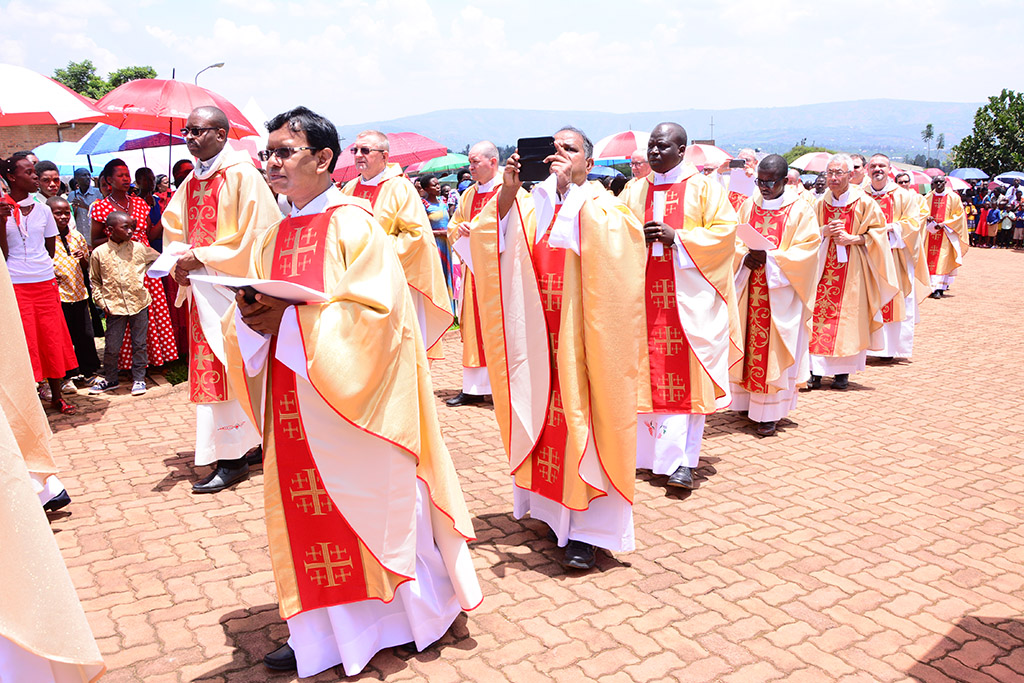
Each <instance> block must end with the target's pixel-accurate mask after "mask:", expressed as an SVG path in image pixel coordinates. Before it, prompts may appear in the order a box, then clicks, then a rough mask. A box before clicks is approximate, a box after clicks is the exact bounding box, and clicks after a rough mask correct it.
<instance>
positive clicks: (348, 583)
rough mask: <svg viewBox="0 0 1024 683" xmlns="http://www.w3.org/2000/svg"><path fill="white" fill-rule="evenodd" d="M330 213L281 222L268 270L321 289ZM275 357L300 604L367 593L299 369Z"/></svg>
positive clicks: (283, 474)
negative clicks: (312, 437) (310, 424)
mask: <svg viewBox="0 0 1024 683" xmlns="http://www.w3.org/2000/svg"><path fill="white" fill-rule="evenodd" d="M330 219H331V213H320V214H314V215H310V216H302V217H300V218H286V219H284V220H283V221H281V225H280V226H279V227H278V231H277V235H276V237H275V238H274V250H273V262H272V264H271V267H270V277H271V278H272V279H275V280H287V281H289V282H297V283H299V284H301V285H305V286H307V287H312V288H313V289H318V290H323V288H324V252H325V251H326V239H325V238H326V235H327V229H328V226H329V224H330ZM275 345H276V338H275ZM271 356H272V357H273V360H272V361H271V366H270V387H271V400H272V401H273V404H272V406H273V407H272V414H273V418H274V447H275V453H276V456H277V458H276V459H277V471H278V485H279V486H280V488H281V501H282V502H283V504H284V517H285V523H286V524H287V526H288V541H289V544H290V546H291V553H292V558H293V561H294V564H295V579H296V582H297V583H298V590H299V598H300V600H301V603H302V610H303V611H307V610H310V609H316V608H319V607H327V606H329V605H339V604H344V603H350V602H357V601H359V600H365V599H366V598H367V588H366V576H365V574H364V572H363V562H362V554H361V551H360V547H359V537H358V536H357V535H356V533H355V532H354V531H353V530H352V527H351V526H349V523H348V522H347V521H346V520H345V517H344V516H343V515H342V514H341V512H339V511H338V508H337V506H335V505H334V502H333V501H332V500H331V497H330V494H328V493H327V491H326V490H325V489H324V485H323V480H322V478H321V477H320V472H319V470H318V469H317V466H316V462H315V461H314V460H313V455H312V453H311V452H310V450H309V442H308V441H306V430H305V427H304V426H303V419H302V406H301V405H299V402H298V398H297V396H296V378H295V373H294V372H293V371H292V370H291V369H290V368H288V367H286V366H285V365H284V364H283V363H281V362H280V361H279V360H277V358H276V355H275V354H274V353H273V351H272V352H271Z"/></svg>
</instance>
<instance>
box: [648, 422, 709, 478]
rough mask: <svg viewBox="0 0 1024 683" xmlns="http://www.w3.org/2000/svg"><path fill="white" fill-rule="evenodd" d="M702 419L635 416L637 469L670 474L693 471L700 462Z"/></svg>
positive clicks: (702, 432) (702, 436) (702, 434)
mask: <svg viewBox="0 0 1024 683" xmlns="http://www.w3.org/2000/svg"><path fill="white" fill-rule="evenodd" d="M706 417H707V416H705V415H700V414H690V413H643V414H641V415H638V416H637V425H636V468H637V469H638V470H651V471H652V472H654V473H655V474H672V473H673V472H675V471H676V470H677V469H679V468H680V467H683V466H685V467H689V468H691V469H692V468H694V467H696V466H697V463H698V462H699V461H700V446H701V442H702V441H703V439H704V422H705V420H706Z"/></svg>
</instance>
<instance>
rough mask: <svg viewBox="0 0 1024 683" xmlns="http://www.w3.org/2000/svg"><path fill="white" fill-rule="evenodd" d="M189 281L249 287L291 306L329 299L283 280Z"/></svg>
mask: <svg viewBox="0 0 1024 683" xmlns="http://www.w3.org/2000/svg"><path fill="white" fill-rule="evenodd" d="M190 279H192V280H197V281H199V282H209V283H210V284H214V285H218V286H220V287H227V288H228V289H231V288H237V287H245V286H250V287H252V288H253V289H255V290H256V291H257V292H259V293H260V294H266V295H267V296H272V297H275V298H277V299H284V300H285V301H287V302H289V303H292V304H309V303H312V304H319V303H323V302H325V301H330V299H331V297H330V296H329V295H328V294H326V293H324V292H319V291H317V290H315V289H312V288H310V287H305V286H303V285H300V284H296V283H294V282H285V281H284V280H257V279H254V278H247V277H228V276H226V275H192V276H190Z"/></svg>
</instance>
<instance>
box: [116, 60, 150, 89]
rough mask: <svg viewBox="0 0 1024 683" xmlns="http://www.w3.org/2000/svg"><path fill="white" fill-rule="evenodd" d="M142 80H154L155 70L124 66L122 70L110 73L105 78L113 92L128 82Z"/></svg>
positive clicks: (146, 67) (144, 67)
mask: <svg viewBox="0 0 1024 683" xmlns="http://www.w3.org/2000/svg"><path fill="white" fill-rule="evenodd" d="M143 78H156V69H154V68H153V67H151V66H126V67H124V68H123V69H118V70H117V71H111V72H110V75H109V76H107V83H109V84H110V88H111V90H113V89H114V88H116V87H118V86H120V85H124V84H125V83H127V82H128V81H138V80H141V79H143Z"/></svg>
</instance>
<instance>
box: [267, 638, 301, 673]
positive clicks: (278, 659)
mask: <svg viewBox="0 0 1024 683" xmlns="http://www.w3.org/2000/svg"><path fill="white" fill-rule="evenodd" d="M263 663H264V664H265V665H266V667H267V668H268V669H270V670H271V671H295V651H294V650H292V646H291V645H289V644H288V643H285V644H284V645H282V646H281V647H279V648H277V649H276V650H274V651H273V652H271V653H270V654H269V655H266V656H265V657H263Z"/></svg>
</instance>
